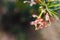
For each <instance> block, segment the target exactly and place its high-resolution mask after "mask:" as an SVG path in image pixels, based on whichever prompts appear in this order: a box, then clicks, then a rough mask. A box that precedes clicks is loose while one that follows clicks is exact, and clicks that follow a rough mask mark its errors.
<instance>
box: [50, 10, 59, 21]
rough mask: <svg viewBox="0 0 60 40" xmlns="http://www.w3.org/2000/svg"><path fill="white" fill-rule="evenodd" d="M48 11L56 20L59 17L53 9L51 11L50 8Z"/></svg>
mask: <svg viewBox="0 0 60 40" xmlns="http://www.w3.org/2000/svg"><path fill="white" fill-rule="evenodd" d="M49 11H50V13H51V14H52V15H53V16H54V17H55V18H56V19H57V20H58V19H59V17H58V16H57V13H56V12H54V11H52V10H49Z"/></svg>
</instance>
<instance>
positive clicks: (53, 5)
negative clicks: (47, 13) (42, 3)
mask: <svg viewBox="0 0 60 40" xmlns="http://www.w3.org/2000/svg"><path fill="white" fill-rule="evenodd" d="M58 6H60V3H59V4H51V5H49V6H48V7H49V8H51V7H58Z"/></svg>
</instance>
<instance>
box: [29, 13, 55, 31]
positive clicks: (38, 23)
mask: <svg viewBox="0 0 60 40" xmlns="http://www.w3.org/2000/svg"><path fill="white" fill-rule="evenodd" d="M32 17H34V18H36V20H35V21H32V22H31V23H30V24H31V25H34V26H35V30H39V29H42V28H44V27H47V26H49V24H51V22H53V21H54V19H53V18H52V17H50V16H49V14H48V13H46V15H45V17H44V19H43V18H40V17H39V16H37V15H35V14H33V15H32Z"/></svg>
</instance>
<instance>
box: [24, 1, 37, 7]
mask: <svg viewBox="0 0 60 40" xmlns="http://www.w3.org/2000/svg"><path fill="white" fill-rule="evenodd" d="M27 2H28V3H30V6H33V5H35V4H36V2H35V1H34V0H31V1H24V3H27Z"/></svg>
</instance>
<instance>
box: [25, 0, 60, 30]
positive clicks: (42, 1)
mask: <svg viewBox="0 0 60 40" xmlns="http://www.w3.org/2000/svg"><path fill="white" fill-rule="evenodd" d="M26 2H27V3H29V4H30V6H33V5H35V4H39V5H40V6H39V12H40V13H39V16H37V15H35V14H34V15H32V16H33V17H34V18H36V20H35V21H32V22H31V23H30V24H31V25H34V26H35V30H38V29H42V28H44V27H47V26H49V24H51V23H52V22H54V21H55V20H54V18H53V17H55V18H56V19H57V20H59V17H58V16H57V13H56V12H55V11H54V10H55V9H56V10H57V9H58V8H57V7H59V5H60V4H59V3H53V2H57V1H54V0H53V1H52V0H31V1H24V3H26ZM53 7H55V8H54V9H53ZM51 8H52V9H53V10H52V9H51ZM42 16H43V17H42Z"/></svg>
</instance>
